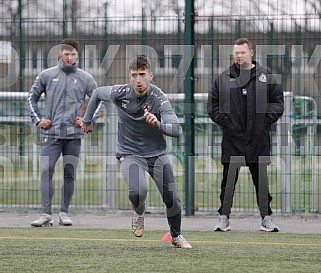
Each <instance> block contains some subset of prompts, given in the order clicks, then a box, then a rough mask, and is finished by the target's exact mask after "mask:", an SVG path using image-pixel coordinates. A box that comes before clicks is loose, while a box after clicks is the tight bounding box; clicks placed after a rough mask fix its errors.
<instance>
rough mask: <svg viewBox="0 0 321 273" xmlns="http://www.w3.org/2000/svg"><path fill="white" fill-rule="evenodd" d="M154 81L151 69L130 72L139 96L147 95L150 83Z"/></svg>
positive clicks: (135, 90) (130, 77)
mask: <svg viewBox="0 0 321 273" xmlns="http://www.w3.org/2000/svg"><path fill="white" fill-rule="evenodd" d="M152 79H153V73H152V72H151V71H150V70H149V69H138V70H130V71H129V80H130V82H131V83H132V85H133V87H134V92H135V94H136V95H137V96H143V95H144V94H146V93H147V92H148V90H149V87H150V81H151V80H152Z"/></svg>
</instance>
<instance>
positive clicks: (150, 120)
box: [144, 109, 158, 127]
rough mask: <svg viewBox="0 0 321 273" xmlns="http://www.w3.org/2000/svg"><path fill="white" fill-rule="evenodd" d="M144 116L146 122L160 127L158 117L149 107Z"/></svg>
mask: <svg viewBox="0 0 321 273" xmlns="http://www.w3.org/2000/svg"><path fill="white" fill-rule="evenodd" d="M144 112H145V113H144V116H145V117H146V122H147V123H148V124H150V125H152V126H154V127H158V119H157V117H156V116H155V115H154V114H152V113H151V112H148V110H147V109H145V110H144Z"/></svg>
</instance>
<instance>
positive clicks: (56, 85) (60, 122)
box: [27, 60, 102, 139]
mask: <svg viewBox="0 0 321 273" xmlns="http://www.w3.org/2000/svg"><path fill="white" fill-rule="evenodd" d="M96 87H97V83H96V81H95V80H94V78H93V77H92V76H91V75H90V74H89V73H87V72H85V71H83V70H81V69H80V68H78V63H76V64H75V65H74V66H72V67H68V66H66V65H65V64H64V62H63V61H62V60H59V62H58V65H57V66H56V67H52V68H49V69H46V70H44V71H42V72H41V73H40V74H39V75H38V76H37V78H36V80H35V82H34V84H33V85H32V87H31V89H30V92H29V96H28V99H27V109H28V110H29V114H30V117H31V120H32V122H33V124H34V125H37V124H38V123H39V122H40V121H41V119H50V120H51V121H52V126H51V127H50V128H49V129H48V130H44V129H41V136H43V137H49V138H58V139H78V138H82V137H83V132H82V130H81V128H76V127H75V119H76V117H77V116H79V117H80V116H82V106H83V103H84V101H85V97H86V96H89V97H90V96H91V94H92V92H93V90H94V89H95V88H96ZM43 93H44V94H45V108H44V109H43V110H40V109H39V106H38V101H39V99H40V97H41V95H42V94H43ZM101 107H102V106H101ZM94 118H97V116H95V117H94Z"/></svg>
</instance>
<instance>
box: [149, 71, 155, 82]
mask: <svg viewBox="0 0 321 273" xmlns="http://www.w3.org/2000/svg"><path fill="white" fill-rule="evenodd" d="M149 78H150V80H152V79H153V78H154V74H153V72H150V74H149Z"/></svg>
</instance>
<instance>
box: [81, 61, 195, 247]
mask: <svg viewBox="0 0 321 273" xmlns="http://www.w3.org/2000/svg"><path fill="white" fill-rule="evenodd" d="M152 78H153V73H152V72H151V70H150V61H149V60H148V59H147V58H146V56H143V55H142V56H137V57H136V58H134V59H132V60H131V62H130V64H129V79H130V82H131V83H130V84H123V85H114V86H104V87H100V88H97V89H96V90H94V92H93V95H92V97H91V99H90V101H89V103H88V108H87V111H86V114H85V115H84V118H83V124H82V128H83V130H84V131H85V132H87V133H88V132H90V131H91V130H92V117H93V114H94V113H95V111H96V109H97V107H98V105H99V103H100V102H101V101H106V100H110V101H111V102H112V103H114V104H115V106H116V108H117V111H118V115H119V124H118V144H117V149H116V153H117V154H116V156H117V158H118V160H119V162H120V168H121V172H122V175H123V177H124V179H125V182H126V183H127V185H128V189H129V200H130V201H131V203H132V206H133V209H134V216H133V218H132V229H133V234H134V235H135V236H136V237H142V236H143V232H144V212H145V201H146V197H147V191H148V188H147V181H146V177H145V171H146V172H148V173H149V174H150V175H151V177H152V178H153V179H154V181H155V183H156V185H157V188H158V190H159V192H160V193H161V195H162V198H163V202H164V204H165V206H166V213H167V220H168V224H169V227H170V233H171V236H172V244H173V245H174V246H176V247H180V248H186V249H188V248H192V247H191V245H190V244H189V243H188V242H187V241H186V240H185V239H184V237H183V236H182V235H181V201H180V199H179V197H178V194H177V189H176V181H175V177H174V174H173V169H172V165H171V163H170V161H169V159H168V157H167V156H166V141H165V138H164V135H167V136H171V137H179V136H180V134H181V132H182V129H181V127H180V124H179V121H178V118H177V116H176V115H175V113H174V111H173V109H172V106H171V104H170V102H169V101H168V100H167V98H166V96H165V94H164V93H163V92H162V91H161V90H160V89H159V88H158V87H157V86H155V85H152V84H151V83H150V81H151V80H152Z"/></svg>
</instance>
